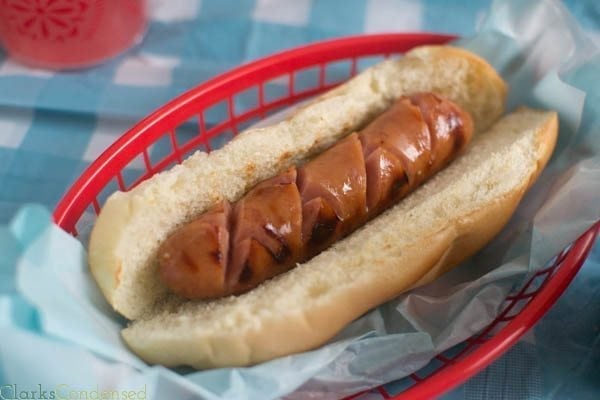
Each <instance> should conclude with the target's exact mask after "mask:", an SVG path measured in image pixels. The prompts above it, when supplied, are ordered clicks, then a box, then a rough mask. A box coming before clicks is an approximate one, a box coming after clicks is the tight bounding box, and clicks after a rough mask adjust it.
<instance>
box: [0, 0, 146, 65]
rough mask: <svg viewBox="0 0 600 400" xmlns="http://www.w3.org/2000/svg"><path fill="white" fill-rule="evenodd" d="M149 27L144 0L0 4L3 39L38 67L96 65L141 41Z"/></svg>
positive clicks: (9, 1)
mask: <svg viewBox="0 0 600 400" xmlns="http://www.w3.org/2000/svg"><path fill="white" fill-rule="evenodd" d="M145 27H146V1H145V0H0V41H1V42H2V44H3V45H4V48H5V49H6V50H7V52H8V53H9V55H11V56H12V57H14V58H15V59H16V60H18V61H21V62H23V63H25V64H28V65H31V66H36V67H42V68H51V69H69V68H80V67H86V66H90V65H93V64H97V63H99V62H102V61H104V60H106V59H108V58H111V57H113V56H115V55H117V54H119V53H120V52H122V51H124V50H126V49H128V48H129V47H130V46H132V45H133V44H135V43H136V42H137V41H139V40H140V39H141V37H142V35H143V33H144V31H145Z"/></svg>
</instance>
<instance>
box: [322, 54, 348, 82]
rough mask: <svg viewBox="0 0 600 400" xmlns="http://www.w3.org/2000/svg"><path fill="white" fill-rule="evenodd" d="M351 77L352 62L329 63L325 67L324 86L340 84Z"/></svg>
mask: <svg viewBox="0 0 600 400" xmlns="http://www.w3.org/2000/svg"><path fill="white" fill-rule="evenodd" d="M351 77H352V61H351V60H349V59H347V60H339V61H335V62H330V63H328V64H327V65H326V67H325V84H326V85H332V84H340V83H342V82H344V81H347V80H348V79H349V78H351Z"/></svg>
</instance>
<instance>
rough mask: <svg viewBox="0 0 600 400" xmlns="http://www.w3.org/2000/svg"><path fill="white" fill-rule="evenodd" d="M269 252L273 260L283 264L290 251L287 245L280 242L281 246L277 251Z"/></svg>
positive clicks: (290, 253)
mask: <svg viewBox="0 0 600 400" xmlns="http://www.w3.org/2000/svg"><path fill="white" fill-rule="evenodd" d="M271 254H272V255H273V258H274V259H275V261H277V263H278V264H283V263H284V262H285V261H286V260H287V259H289V258H290V256H291V255H292V252H291V250H290V248H289V246H288V245H286V244H284V243H282V244H281V247H279V249H278V250H277V252H276V253H271Z"/></svg>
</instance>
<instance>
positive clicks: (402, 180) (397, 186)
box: [391, 172, 408, 197]
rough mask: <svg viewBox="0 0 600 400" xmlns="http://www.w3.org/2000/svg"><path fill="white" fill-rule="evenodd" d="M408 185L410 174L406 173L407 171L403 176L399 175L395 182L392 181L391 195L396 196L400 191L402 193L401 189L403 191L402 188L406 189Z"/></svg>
mask: <svg viewBox="0 0 600 400" xmlns="http://www.w3.org/2000/svg"><path fill="white" fill-rule="evenodd" d="M406 185H408V175H406V172H403V173H402V176H401V177H398V178H396V179H395V180H394V182H393V183H392V188H391V195H392V197H393V196H396V195H397V194H398V193H400V191H402V189H404V188H405V187H406Z"/></svg>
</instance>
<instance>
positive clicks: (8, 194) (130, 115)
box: [0, 0, 600, 399]
mask: <svg viewBox="0 0 600 400" xmlns="http://www.w3.org/2000/svg"><path fill="white" fill-rule="evenodd" d="M488 5H489V1H487V0H473V1H469V2H467V1H464V2H457V1H450V0H436V1H419V0H345V1H343V2H341V1H334V0H288V1H283V0H238V1H234V0H202V1H200V0H153V1H150V21H149V26H148V30H147V32H146V35H145V37H144V39H143V41H142V43H140V44H139V45H137V46H136V47H134V48H133V49H132V50H130V51H129V52H127V53H126V54H123V55H121V56H119V57H117V58H115V59H113V60H110V61H108V62H106V63H104V64H102V65H100V66H97V67H94V68H92V69H87V70H83V71H76V72H66V73H55V72H49V71H44V70H35V69H30V68H26V67H23V66H21V65H19V64H17V63H15V62H14V61H12V60H11V59H10V58H9V57H8V56H7V55H6V54H5V53H2V51H1V50H0V223H5V222H7V221H8V220H9V219H10V218H11V217H12V216H13V215H14V213H15V212H16V210H17V209H18V208H19V207H20V206H21V205H23V204H24V203H27V202H36V203H41V204H43V205H45V206H47V207H48V208H49V209H52V208H53V207H54V206H55V205H56V203H57V201H58V200H59V199H60V197H61V196H62V194H63V193H64V192H65V190H66V189H67V188H68V187H69V186H70V185H71V184H72V183H73V181H74V180H75V179H76V177H77V176H79V174H80V173H81V172H82V171H83V169H84V168H85V167H86V166H87V165H88V164H89V163H90V162H91V161H92V160H94V159H95V158H96V157H97V156H98V155H99V154H100V153H101V152H102V151H103V150H104V149H105V148H106V147H107V146H108V145H109V144H110V143H112V142H113V141H114V140H115V139H116V138H117V137H118V136H119V135H120V134H121V133H123V132H124V131H125V130H127V128H128V127H130V126H131V125H132V124H134V123H135V122H136V121H137V120H139V119H140V118H141V117H143V116H144V115H146V114H148V113H149V112H151V111H152V110H154V109H156V108H157V107H158V106H160V105H161V104H163V103H165V102H166V101H167V100H169V99H171V98H173V97H174V96H176V95H178V94H180V93H182V92H183V91H185V90H186V89H189V88H191V87H193V86H195V85H197V84H198V83H201V82H203V81H205V80H206V79H208V78H210V77H213V76H215V75H217V74H218V73H221V72H223V71H225V70H227V69H230V68H232V67H235V66H237V65H239V64H241V63H244V62H247V61H250V60H254V59H257V58H259V57H262V56H265V55H268V54H271V53H273V52H276V51H279V50H283V49H287V48H290V47H293V46H297V45H301V44H305V43H309V42H316V41H319V40H322V39H325V38H332V37H338V36H343V35H350V34H358V33H363V32H370V33H373V32H385V31H432V32H444V33H453V34H457V35H463V36H464V35H469V34H471V33H473V32H474V30H475V28H476V26H477V23H478V21H480V20H481V19H482V18H483V16H484V13H485V10H486V8H487V7H488ZM566 5H567V7H568V8H569V9H570V11H571V12H572V13H573V14H574V15H575V17H576V18H577V20H578V21H579V23H580V24H581V26H582V27H583V28H584V30H586V31H587V32H588V33H589V35H590V36H591V37H593V38H594V39H595V40H596V41H597V42H600V2H598V1H595V0H587V1H577V0H569V1H566ZM132 167H133V168H135V165H133V166H132ZM599 253H600V251H598V246H597V247H596V251H595V253H594V255H593V257H592V258H591V259H590V261H588V263H587V264H586V266H584V268H583V270H582V273H581V274H580V275H579V277H578V278H577V279H576V281H575V283H574V284H573V285H572V286H571V288H570V289H569V291H568V292H567V294H566V295H565V296H563V298H562V299H561V301H560V302H559V303H558V305H557V307H555V308H554V310H552V312H551V313H550V314H549V315H548V316H547V317H545V318H544V320H543V321H542V322H541V323H540V324H539V325H538V326H537V327H536V329H535V331H534V332H532V333H530V334H528V336H527V337H526V338H525V339H524V340H522V341H521V342H520V343H519V345H518V346H516V347H514V348H513V349H512V350H511V351H510V352H509V353H507V354H506V355H505V356H504V357H503V358H502V359H500V360H499V361H497V362H496V363H494V364H493V365H492V366H491V367H489V368H488V369H486V370H485V371H484V372H483V373H481V374H480V375H478V376H477V377H475V378H473V379H471V380H470V381H469V382H468V383H466V384H465V385H463V386H461V387H460V388H458V389H456V390H455V391H453V392H452V393H450V394H448V395H447V398H464V399H482V398H485V399H538V398H543V397H544V396H550V395H551V396H554V397H556V398H563V397H570V398H586V396H590V397H589V398H593V397H594V393H595V394H596V396H597V397H600V388H599V387H598V386H599V385H600V383H598V382H599V379H598V377H599V376H600V371H598V368H599V367H598V365H600V356H599V353H600V350H599V348H598V340H597V339H598V338H599V337H600V335H599V329H600V328H599V325H598V316H600V310H599V306H598V305H599V304H600V298H599V297H598V292H599V290H598V286H599V285H598V283H599V279H600V275H599V272H598V270H599V268H597V267H598V262H599V261H598V260H600V254H599ZM594 266H595V267H596V268H594ZM590 282H591V283H590ZM594 283H595V286H594ZM590 296H592V299H593V298H594V296H596V297H595V300H596V301H595V303H594V301H593V300H590ZM582 306H585V308H584V310H585V311H583V312H581V313H578V317H577V318H574V317H573V315H574V313H573V310H578V309H579V307H582ZM565 319H567V320H568V324H563V323H561V322H560V321H563V320H565ZM565 326H568V328H565ZM594 343H595V345H594ZM594 346H595V347H594ZM577 349H580V350H581V351H579V352H578V350H577ZM590 349H592V350H591V351H590ZM594 351H595V352H594ZM565 374H566V375H568V376H569V378H570V379H569V380H565V379H563V378H564V376H565ZM557 377H559V378H561V379H557ZM565 381H568V382H569V384H564V382H565ZM553 382H561V383H560V384H557V385H555V386H557V387H553V386H552V385H553ZM388 388H389V391H390V392H391V393H394V391H395V390H396V391H397V390H398V388H397V386H394V385H393V384H392V385H389V386H388ZM595 390H597V392H594V391H595ZM378 397H379V395H378V394H375V393H373V394H369V395H368V397H367V396H366V397H365V398H378ZM597 397H596V398H597Z"/></svg>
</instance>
